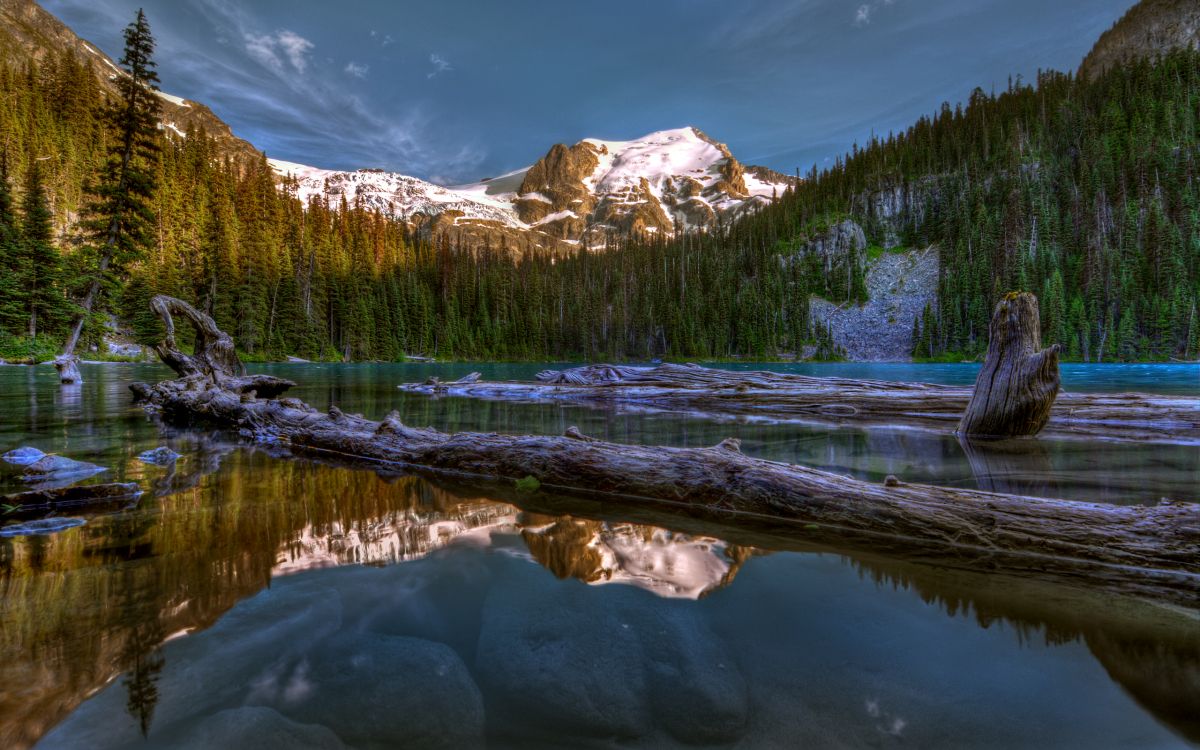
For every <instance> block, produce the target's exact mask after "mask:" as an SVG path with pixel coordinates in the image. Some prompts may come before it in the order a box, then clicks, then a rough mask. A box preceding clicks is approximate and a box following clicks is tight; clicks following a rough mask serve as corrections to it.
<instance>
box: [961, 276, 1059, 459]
mask: <svg viewBox="0 0 1200 750" xmlns="http://www.w3.org/2000/svg"><path fill="white" fill-rule="evenodd" d="M1058 351H1059V345H1058V344H1054V345H1052V346H1050V347H1049V348H1047V349H1042V334H1041V321H1040V320H1039V318H1038V301H1037V297H1035V296H1033V295H1032V294H1030V293H1029V292H1009V293H1008V294H1006V295H1005V296H1004V299H1002V300H1000V302H999V303H997V305H996V309H995V311H994V312H993V313H992V322H991V325H989V326H988V350H987V357H986V358H985V359H984V362H983V367H982V369H980V370H979V376H978V377H976V378H975V391H974V392H973V393H972V394H971V401H970V402H969V403H968V404H967V410H966V412H965V413H964V414H963V416H962V420H961V421H960V422H959V423H958V432H959V433H960V434H962V435H971V436H975V437H1020V436H1024V435H1036V434H1038V433H1039V432H1041V430H1042V428H1043V427H1045V426H1046V422H1047V421H1048V420H1049V419H1050V407H1051V406H1053V405H1054V399H1055V397H1056V396H1058V389H1059V376H1058Z"/></svg>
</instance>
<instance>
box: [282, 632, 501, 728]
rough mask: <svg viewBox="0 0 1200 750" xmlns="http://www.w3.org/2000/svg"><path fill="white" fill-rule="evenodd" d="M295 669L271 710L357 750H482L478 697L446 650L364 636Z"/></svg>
mask: <svg viewBox="0 0 1200 750" xmlns="http://www.w3.org/2000/svg"><path fill="white" fill-rule="evenodd" d="M351 638H352V640H349V641H348V642H346V643H336V642H335V643H331V644H330V648H329V650H328V651H321V652H318V653H316V655H315V657H314V660H313V661H312V662H311V664H310V662H307V661H306V662H303V663H301V664H300V665H298V666H297V668H296V670H294V672H293V674H292V675H291V676H290V677H289V678H288V680H287V682H286V683H285V684H287V685H288V686H289V687H292V688H293V691H292V694H291V695H288V694H287V692H286V691H285V692H284V693H281V694H279V695H278V696H277V697H276V701H277V707H278V708H279V710H281V711H283V712H284V713H285V714H287V715H289V716H291V717H293V718H295V719H297V720H301V721H312V722H317V723H319V724H322V725H324V726H327V727H329V728H331V729H333V730H334V731H335V732H336V733H337V734H338V736H339V737H341V738H342V740H344V741H345V742H346V743H348V744H350V745H353V746H354V747H357V748H364V749H365V750H370V749H371V748H380V749H383V748H394V747H403V748H469V747H482V746H483V744H484V743H483V699H482V697H481V696H480V694H479V688H478V687H476V685H475V682H474V681H473V680H472V679H471V675H470V673H469V672H468V671H467V668H466V665H464V664H463V662H462V660H461V659H460V658H459V657H458V654H456V653H455V652H454V651H453V650H452V649H450V648H449V647H448V646H446V645H444V644H441V643H436V642H434V641H427V640H423V639H420V638H408V637H402V636H388V635H379V634H376V633H364V634H362V635H360V636H351Z"/></svg>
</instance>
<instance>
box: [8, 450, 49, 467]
mask: <svg viewBox="0 0 1200 750" xmlns="http://www.w3.org/2000/svg"><path fill="white" fill-rule="evenodd" d="M45 455H46V454H45V453H44V452H43V451H40V450H38V449H37V448H31V447H29V446H22V447H20V448H15V449H13V450H11V451H9V452H8V453H5V454H4V455H3V456H0V459H3V460H4V461H5V462H6V463H10V464H15V465H17V466H26V465H28V464H31V463H33V462H34V461H37V460H38V459H40V458H42V457H43V456H45Z"/></svg>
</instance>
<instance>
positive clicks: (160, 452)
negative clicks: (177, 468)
mask: <svg viewBox="0 0 1200 750" xmlns="http://www.w3.org/2000/svg"><path fill="white" fill-rule="evenodd" d="M138 460H139V461H141V462H142V463H144V464H154V465H155V466H170V465H171V464H173V463H175V462H176V461H177V460H179V454H178V453H176V452H175V451H173V450H171V449H170V448H168V447H167V446H165V445H160V446H159V447H157V448H155V449H154V450H149V451H143V452H141V453H139V454H138Z"/></svg>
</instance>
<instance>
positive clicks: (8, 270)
mask: <svg viewBox="0 0 1200 750" xmlns="http://www.w3.org/2000/svg"><path fill="white" fill-rule="evenodd" d="M21 249H22V248H21V230H20V226H19V225H18V223H17V214H16V211H15V210H14V209H13V198H12V192H11V190H10V187H9V184H8V155H7V154H3V155H0V333H8V334H10V335H14V336H15V335H18V334H20V333H22V332H23V329H24V324H25V310H24V305H23V302H24V300H23V295H22V293H21V284H20V279H19V273H18V270H19V269H20V260H21V259H20V256H21Z"/></svg>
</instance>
